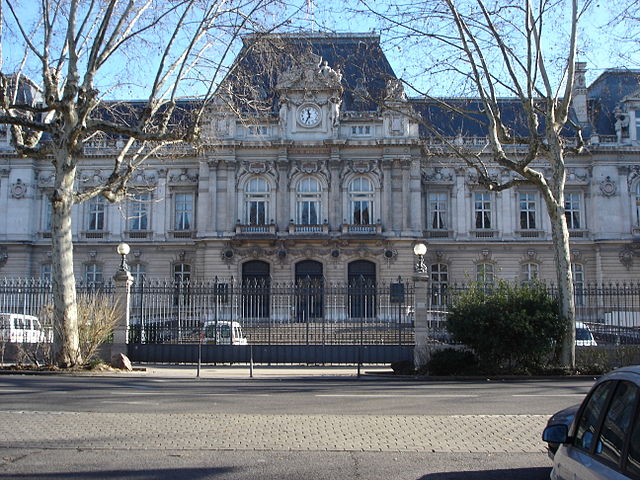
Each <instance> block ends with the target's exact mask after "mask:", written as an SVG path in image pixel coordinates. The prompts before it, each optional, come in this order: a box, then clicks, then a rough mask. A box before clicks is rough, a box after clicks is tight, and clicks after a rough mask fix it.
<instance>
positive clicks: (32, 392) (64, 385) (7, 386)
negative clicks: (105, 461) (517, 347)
mask: <svg viewBox="0 0 640 480" xmlns="http://www.w3.org/2000/svg"><path fill="white" fill-rule="evenodd" d="M592 383H593V380H592V379H580V380H559V381H553V380H531V381H481V382H478V381H474V382H425V381H411V380H408V381H385V380H381V379H379V378H374V379H369V378H367V377H364V378H363V379H361V380H357V379H352V378H345V379H305V380H296V379H289V380H287V379H284V380H278V379H268V380H264V379H260V380H257V379H231V380H215V379H195V378H194V379H171V378H151V377H145V378H142V377H61V376H14V375H10V376H0V409H2V410H35V411H65V412H73V411H80V412H103V413H104V412H109V413H117V412H129V413H145V412H148V411H149V410H150V409H151V410H152V411H154V412H157V413H228V414H270V413H288V414H306V415H308V414H355V415H362V414H370V415H372V414H381V415H388V414H395V413H402V414H406V415H521V414H529V415H551V414H553V413H554V412H556V411H558V410H560V409H562V408H565V407H567V406H569V405H573V404H575V403H579V402H580V401H581V400H582V398H583V397H584V395H585V394H586V392H587V391H588V390H589V388H590V386H591V384H592Z"/></svg>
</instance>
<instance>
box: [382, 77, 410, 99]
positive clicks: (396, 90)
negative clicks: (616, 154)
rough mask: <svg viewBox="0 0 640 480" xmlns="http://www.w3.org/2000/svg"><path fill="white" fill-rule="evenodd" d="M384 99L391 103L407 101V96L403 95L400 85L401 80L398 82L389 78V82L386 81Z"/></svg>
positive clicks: (401, 85) (402, 88) (402, 86)
mask: <svg viewBox="0 0 640 480" xmlns="http://www.w3.org/2000/svg"><path fill="white" fill-rule="evenodd" d="M384 99H385V100H386V101H392V102H406V101H407V95H406V94H405V93H404V85H403V84H402V80H398V79H397V78H390V79H389V80H387V86H386V91H385V97H384Z"/></svg>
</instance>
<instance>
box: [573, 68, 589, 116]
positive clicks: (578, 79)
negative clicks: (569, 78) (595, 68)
mask: <svg viewBox="0 0 640 480" xmlns="http://www.w3.org/2000/svg"><path fill="white" fill-rule="evenodd" d="M586 74H587V62H576V73H575V78H574V81H573V110H574V111H575V112H576V117H577V119H578V122H580V123H581V124H588V123H589V114H588V112H587V82H586V79H585V77H586Z"/></svg>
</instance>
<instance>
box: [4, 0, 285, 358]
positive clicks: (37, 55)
mask: <svg viewBox="0 0 640 480" xmlns="http://www.w3.org/2000/svg"><path fill="white" fill-rule="evenodd" d="M275 4H276V0H246V1H242V0H239V1H234V0H230V1H227V0H212V1H206V2H204V1H201V0H176V1H164V0H141V1H133V0H106V1H80V0H42V1H41V2H21V1H19V0H4V1H3V2H2V3H1V4H0V8H1V10H0V15H1V16H2V26H3V30H2V36H3V37H2V44H3V45H4V47H5V48H4V49H3V50H4V53H7V52H8V51H10V52H12V53H13V55H12V56H11V57H12V58H13V61H12V63H11V64H5V65H2V69H1V72H2V73H1V74H0V124H5V125H8V126H10V128H11V137H12V145H13V146H14V147H15V150H16V152H17V153H18V154H19V155H21V156H24V157H30V158H33V159H36V160H37V161H41V162H44V163H49V164H51V165H53V167H54V169H55V174H54V188H53V193H52V195H51V205H52V218H51V224H52V258H53V263H52V282H53V292H54V309H55V315H54V317H55V322H56V324H57V325H58V326H59V327H61V328H56V329H55V332H56V336H55V339H54V345H55V349H56V352H55V359H56V362H57V363H58V364H59V365H60V366H64V367H68V366H73V365H76V364H79V363H81V362H82V358H81V355H80V353H79V337H78V322H77V307H76V305H77V304H76V286H75V279H74V273H73V244H72V231H71V217H72V206H73V205H74V204H77V203H80V202H83V201H86V200H88V199H91V198H93V197H96V196H102V197H104V198H106V199H107V200H108V201H110V202H116V201H119V200H121V199H123V198H124V197H125V195H126V188H127V182H128V180H129V179H130V178H131V176H132V174H133V172H134V171H135V170H136V169H138V168H139V167H140V166H141V165H142V163H143V162H144V161H145V160H146V159H148V158H149V157H150V156H152V155H154V154H156V153H157V152H158V151H159V149H161V148H163V146H165V145H167V144H171V143H180V142H193V141H195V140H196V139H197V137H198V133H199V130H198V126H199V123H200V119H201V117H202V115H203V112H204V110H205V108H206V107H207V104H208V101H209V99H210V98H211V96H212V94H213V93H214V91H215V88H216V85H217V84H218V82H219V81H220V79H221V77H222V76H223V75H224V74H225V73H226V72H225V70H224V69H225V65H228V64H229V63H230V62H229V58H230V55H231V54H232V53H233V52H234V50H233V45H234V43H235V42H234V40H235V39H236V38H237V37H238V36H239V35H241V34H243V33H246V32H254V33H255V32H260V31H262V26H261V25H259V23H258V21H259V18H266V16H262V15H263V14H264V12H265V9H269V8H272V7H275ZM276 18H277V17H276ZM280 18H282V17H280ZM7 46H9V47H10V48H7ZM15 52H20V53H19V55H18V56H17V58H15ZM7 63H8V62H7ZM136 81H137V82H139V83H141V84H143V85H144V87H143V89H142V90H141V91H144V92H145V98H146V100H144V101H142V102H134V103H131V102H129V103H127V102H113V101H111V102H110V101H107V100H106V95H108V94H109V93H110V92H111V91H112V89H118V88H120V90H116V93H117V92H121V91H123V89H124V88H125V87H127V86H129V87H133V86H135V85H134V83H135V82H136ZM185 92H189V94H190V95H191V96H193V92H195V93H197V94H198V95H199V97H198V98H197V99H193V98H192V99H191V101H188V99H185V98H183V97H184V96H185ZM105 137H106V138H110V139H119V140H120V141H119V142H118V143H117V145H118V146H119V152H118V153H117V155H115V158H114V161H113V168H112V170H111V173H110V176H109V178H108V180H106V181H105V182H104V183H102V184H100V185H97V186H94V187H91V188H88V189H78V187H77V185H76V175H77V172H78V167H79V165H80V164H81V163H82V162H83V160H84V157H83V147H84V146H85V144H86V143H87V142H90V141H92V140H96V139H100V138H105Z"/></svg>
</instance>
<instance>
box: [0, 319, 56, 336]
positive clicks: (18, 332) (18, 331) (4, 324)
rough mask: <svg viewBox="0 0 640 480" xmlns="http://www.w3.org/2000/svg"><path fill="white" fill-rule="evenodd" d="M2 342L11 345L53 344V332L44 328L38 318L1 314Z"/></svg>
mask: <svg viewBox="0 0 640 480" xmlns="http://www.w3.org/2000/svg"><path fill="white" fill-rule="evenodd" d="M0 340H1V341H3V342H9V343H51V342H52V341H53V332H52V331H51V329H45V328H43V327H42V324H41V323H40V320H38V317H34V316H33V315H24V314H22V313H0Z"/></svg>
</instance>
